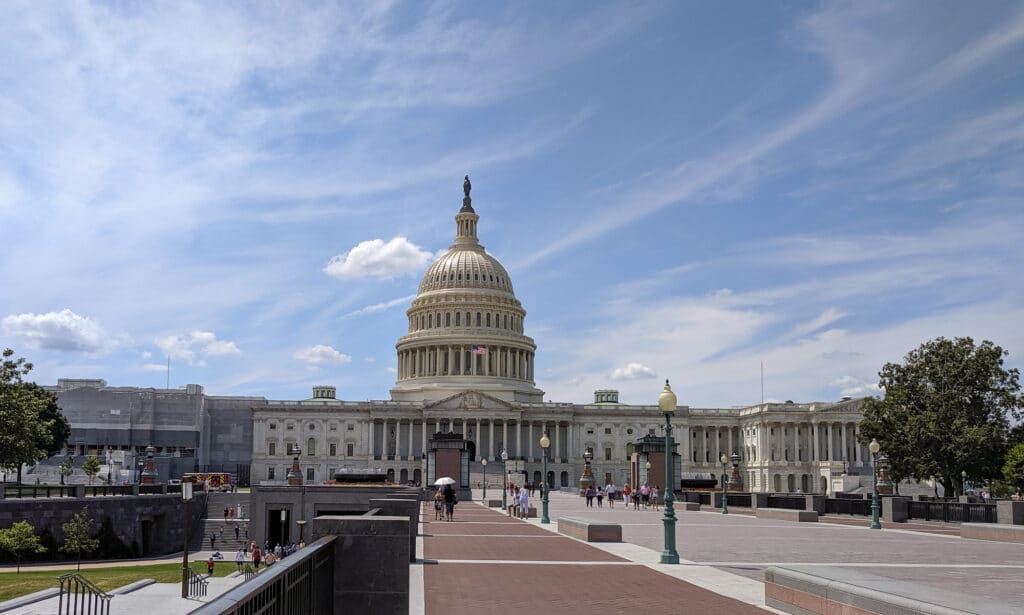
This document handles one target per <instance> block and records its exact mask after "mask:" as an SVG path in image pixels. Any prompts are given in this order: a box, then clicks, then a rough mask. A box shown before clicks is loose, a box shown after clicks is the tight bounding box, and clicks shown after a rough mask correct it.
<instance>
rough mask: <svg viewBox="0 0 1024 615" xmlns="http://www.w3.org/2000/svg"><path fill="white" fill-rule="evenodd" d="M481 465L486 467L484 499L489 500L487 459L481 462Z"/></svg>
mask: <svg viewBox="0 0 1024 615" xmlns="http://www.w3.org/2000/svg"><path fill="white" fill-rule="evenodd" d="M480 464H481V465H482V466H483V467H484V499H485V500H486V499H487V458H486V457H485V458H483V459H481V460H480Z"/></svg>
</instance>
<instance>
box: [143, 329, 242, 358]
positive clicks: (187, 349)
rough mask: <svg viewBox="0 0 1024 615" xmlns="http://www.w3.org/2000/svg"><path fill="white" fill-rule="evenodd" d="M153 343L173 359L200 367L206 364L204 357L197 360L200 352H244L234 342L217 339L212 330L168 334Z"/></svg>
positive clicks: (219, 353)
mask: <svg viewBox="0 0 1024 615" xmlns="http://www.w3.org/2000/svg"><path fill="white" fill-rule="evenodd" d="M153 343H155V344H156V345H157V346H158V347H159V348H160V350H163V351H164V354H165V355H167V356H169V357H171V358H172V359H180V360H183V361H186V362H188V363H190V364H193V365H198V366H200V367H202V366H205V365H206V362H205V361H203V360H202V359H199V360H198V361H197V356H198V355H200V354H203V355H206V356H211V357H213V356H222V355H228V354H240V353H241V352H242V351H241V350H240V349H239V348H238V346H237V345H236V344H235V343H234V342H229V341H227V340H219V339H217V335H216V334H215V333H213V332H212V331H192V332H191V333H189V334H188V335H187V336H178V335H168V336H165V337H160V338H157V339H156V340H154V342H153Z"/></svg>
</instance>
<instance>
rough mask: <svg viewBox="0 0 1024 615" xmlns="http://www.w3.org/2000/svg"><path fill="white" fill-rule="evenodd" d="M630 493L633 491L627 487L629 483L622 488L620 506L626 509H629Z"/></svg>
mask: <svg viewBox="0 0 1024 615" xmlns="http://www.w3.org/2000/svg"><path fill="white" fill-rule="evenodd" d="M632 493H633V490H632V489H631V488H630V487H629V483H626V484H625V485H623V486H622V504H623V506H625V507H626V508H629V498H630V494H632Z"/></svg>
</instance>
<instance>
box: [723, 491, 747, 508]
mask: <svg viewBox="0 0 1024 615" xmlns="http://www.w3.org/2000/svg"><path fill="white" fill-rule="evenodd" d="M726 498H728V501H729V506H738V507H740V508H750V507H751V506H750V504H751V502H750V494H749V493H728V494H726Z"/></svg>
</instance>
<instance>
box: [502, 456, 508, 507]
mask: <svg viewBox="0 0 1024 615" xmlns="http://www.w3.org/2000/svg"><path fill="white" fill-rule="evenodd" d="M506 463H508V451H506V450H505V449H501V471H502V473H503V474H504V476H505V482H504V484H502V486H501V509H502V510H508V467H507V466H506Z"/></svg>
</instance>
